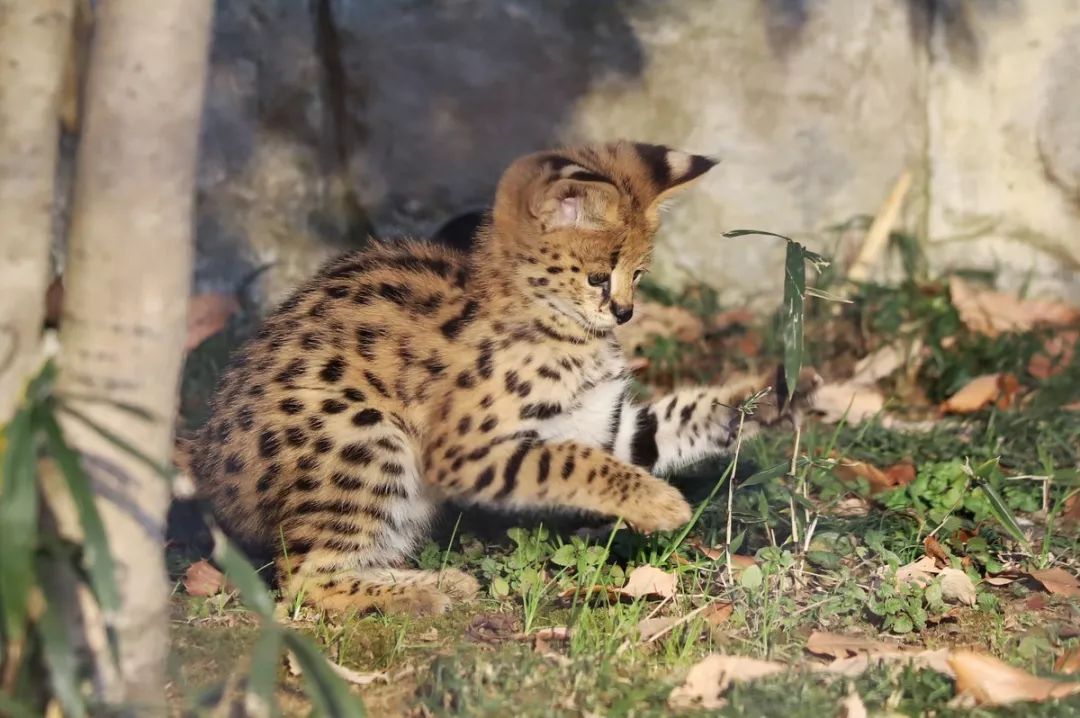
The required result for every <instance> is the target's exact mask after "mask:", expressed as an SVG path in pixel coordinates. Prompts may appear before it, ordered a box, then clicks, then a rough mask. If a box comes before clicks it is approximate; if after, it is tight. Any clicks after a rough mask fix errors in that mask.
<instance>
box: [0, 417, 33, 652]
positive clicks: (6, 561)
mask: <svg viewBox="0 0 1080 718" xmlns="http://www.w3.org/2000/svg"><path fill="white" fill-rule="evenodd" d="M34 420H35V412H34V411H33V409H32V408H31V407H29V406H24V407H23V408H21V409H19V410H18V411H17V412H15V416H14V417H12V419H11V421H10V422H9V423H8V425H7V426H6V427H5V428H4V433H3V443H2V445H3V446H4V450H3V461H2V462H0V537H3V539H2V540H0V611H2V612H3V621H4V638H5V640H6V641H8V642H11V643H14V642H17V641H20V640H22V636H23V632H24V630H25V628H26V619H27V602H28V601H29V597H30V591H31V589H32V588H33V585H34V581H35V578H34V563H33V561H34V549H35V547H36V545H37V520H38V492H37V483H36V481H35V477H36V475H37V457H36V453H37V447H36V444H35V430H34V429H35V427H34Z"/></svg>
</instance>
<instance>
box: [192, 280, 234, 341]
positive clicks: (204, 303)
mask: <svg viewBox="0 0 1080 718" xmlns="http://www.w3.org/2000/svg"><path fill="white" fill-rule="evenodd" d="M239 309H240V303H239V302H237V301H236V297H235V296H233V295H232V294H222V293H210V294H199V295H196V296H194V297H192V298H191V300H190V301H189V302H188V320H187V340H186V342H185V343H184V351H191V350H192V349H194V348H195V347H197V346H199V345H200V344H202V342H203V341H204V340H206V339H207V338H209V337H211V336H213V335H214V334H217V333H218V332H220V331H221V330H222V329H224V328H225V325H226V324H227V323H228V321H229V317H231V316H232V315H233V314H235V313H236V312H237V311H238V310H239Z"/></svg>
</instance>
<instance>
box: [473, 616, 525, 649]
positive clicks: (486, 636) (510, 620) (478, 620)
mask: <svg viewBox="0 0 1080 718" xmlns="http://www.w3.org/2000/svg"><path fill="white" fill-rule="evenodd" d="M520 630H521V624H520V623H519V622H518V620H517V618H516V617H515V616H513V615H511V614H509V613H481V614H478V615H476V616H474V617H473V619H472V621H471V622H470V623H469V627H468V628H466V629H465V635H466V636H468V637H469V638H471V639H472V640H474V641H478V642H480V643H500V642H502V641H507V640H511V639H513V638H514V637H515V636H516V635H517V634H518V632H519V631H520Z"/></svg>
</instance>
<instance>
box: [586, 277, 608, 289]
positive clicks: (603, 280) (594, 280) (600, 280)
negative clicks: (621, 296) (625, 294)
mask: <svg viewBox="0 0 1080 718" xmlns="http://www.w3.org/2000/svg"><path fill="white" fill-rule="evenodd" d="M609 281H611V275H610V274H590V275H589V284H590V285H591V286H594V287H599V286H601V285H604V284H607V283H608V282H609Z"/></svg>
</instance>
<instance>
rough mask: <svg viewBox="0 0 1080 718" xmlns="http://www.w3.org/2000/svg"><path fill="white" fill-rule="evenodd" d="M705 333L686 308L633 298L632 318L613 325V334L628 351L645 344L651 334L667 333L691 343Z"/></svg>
mask: <svg viewBox="0 0 1080 718" xmlns="http://www.w3.org/2000/svg"><path fill="white" fill-rule="evenodd" d="M704 334H705V324H704V323H703V322H702V321H701V319H700V318H699V317H698V316H697V315H696V314H694V313H693V312H691V311H690V310H689V309H686V308H685V307H679V306H670V307H669V306H666V305H664V304H657V303H656V302H636V303H635V304H634V321H632V322H628V323H627V324H623V325H621V326H619V327H616V328H615V336H616V338H618V340H619V343H620V344H621V345H622V348H623V351H624V352H625V353H626V354H628V355H632V354H634V352H636V351H637V350H638V349H640V348H642V347H644V346H646V345H647V344H648V343H649V342H650V341H652V339H653V337H657V336H660V337H670V338H674V339H678V340H679V341H681V342H687V343H693V342H696V341H699V340H700V339H701V337H702V336H704Z"/></svg>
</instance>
